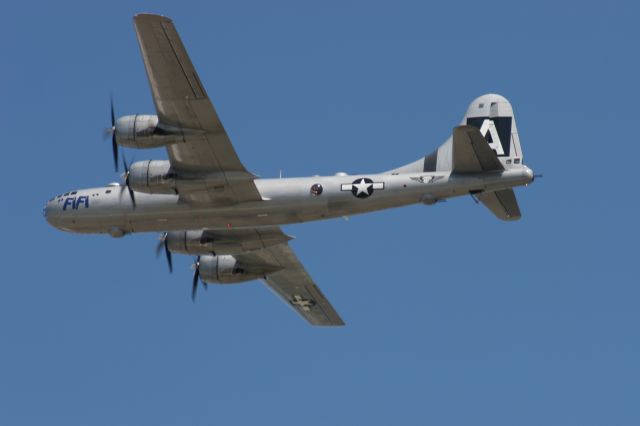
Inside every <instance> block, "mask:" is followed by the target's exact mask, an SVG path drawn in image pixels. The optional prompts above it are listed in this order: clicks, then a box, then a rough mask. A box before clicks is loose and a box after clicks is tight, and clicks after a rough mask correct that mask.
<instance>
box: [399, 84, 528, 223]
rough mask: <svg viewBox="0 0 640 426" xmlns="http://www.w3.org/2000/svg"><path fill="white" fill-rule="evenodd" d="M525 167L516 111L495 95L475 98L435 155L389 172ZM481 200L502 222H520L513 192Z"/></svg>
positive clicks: (487, 194)
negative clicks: (516, 220)
mask: <svg viewBox="0 0 640 426" xmlns="http://www.w3.org/2000/svg"><path fill="white" fill-rule="evenodd" d="M519 167H524V165H523V156H522V148H521V146H520V137H519V136H518V130H517V127H516V120H515V117H514V114H513V108H512V107H511V104H510V103H509V101H508V100H507V99H506V98H504V97H502V96H500V95H496V94H487V95H483V96H480V97H478V98H476V99H474V100H473V101H472V102H471V104H470V105H469V107H468V108H467V112H466V114H465V115H464V117H463V119H462V122H461V123H460V126H458V127H456V128H454V129H453V132H452V135H451V136H450V137H449V138H448V139H447V140H446V142H445V143H443V144H442V145H441V146H440V147H439V148H438V149H437V150H436V151H434V152H433V153H431V154H429V155H427V156H425V157H423V158H420V159H419V160H417V161H414V162H413V163H410V164H407V165H405V166H402V167H399V168H397V169H394V170H390V171H389V172H388V173H428V172H440V171H441V172H451V173H460V174H464V173H482V172H491V171H500V170H508V169H512V168H519ZM478 199H479V200H480V201H481V202H482V203H483V204H484V205H485V206H487V208H489V210H491V211H492V212H493V213H494V214H495V215H496V216H497V217H498V218H500V219H502V220H515V219H519V218H520V216H521V214H520V209H519V208H518V203H517V201H516V198H515V194H514V193H513V190H511V189H506V190H501V191H495V192H483V193H481V194H478Z"/></svg>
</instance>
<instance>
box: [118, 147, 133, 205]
mask: <svg viewBox="0 0 640 426" xmlns="http://www.w3.org/2000/svg"><path fill="white" fill-rule="evenodd" d="M122 165H123V167H124V175H123V178H124V184H125V186H126V187H127V190H128V191H129V197H131V203H132V204H133V208H134V209H135V208H136V197H135V195H133V189H131V185H129V176H130V175H131V172H130V170H129V165H128V164H127V160H126V158H125V157H124V152H123V153H122ZM121 188H122V189H121V190H120V195H122V191H123V190H124V187H121Z"/></svg>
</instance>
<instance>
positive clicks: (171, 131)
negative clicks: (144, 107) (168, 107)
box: [115, 114, 185, 148]
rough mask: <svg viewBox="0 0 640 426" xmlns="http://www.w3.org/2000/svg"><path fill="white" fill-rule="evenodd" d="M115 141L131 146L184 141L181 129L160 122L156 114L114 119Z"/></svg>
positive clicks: (157, 145)
mask: <svg viewBox="0 0 640 426" xmlns="http://www.w3.org/2000/svg"><path fill="white" fill-rule="evenodd" d="M115 132H116V142H117V143H118V145H122V146H127V147H131V148H156V147H159V146H165V145H170V144H173V143H181V142H184V141H185V140H184V134H185V132H184V131H183V129H179V128H173V127H170V126H166V125H163V124H160V122H159V120H158V116H157V115H143V114H136V115H127V116H125V117H120V118H118V120H117V121H116V128H115Z"/></svg>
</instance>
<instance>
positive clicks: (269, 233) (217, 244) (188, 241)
mask: <svg viewBox="0 0 640 426" xmlns="http://www.w3.org/2000/svg"><path fill="white" fill-rule="evenodd" d="M166 238H167V246H168V247H169V250H171V251H172V252H175V253H182V254H190V255H195V256H197V255H202V254H212V253H214V254H217V255H223V254H239V253H246V252H250V251H255V250H261V249H264V248H267V247H271V246H274V245H277V244H282V243H286V242H287V241H289V240H291V239H292V237H290V236H288V235H286V234H284V233H283V232H282V231H281V230H280V229H279V228H261V229H232V230H228V229H225V230H220V231H217V230H206V231H173V232H168V233H167V236H166Z"/></svg>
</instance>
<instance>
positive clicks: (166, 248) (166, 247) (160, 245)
mask: <svg viewBox="0 0 640 426" xmlns="http://www.w3.org/2000/svg"><path fill="white" fill-rule="evenodd" d="M163 247H164V254H165V256H166V257H167V264H168V265H169V273H173V261H172V260H171V250H169V242H168V241H167V233H166V232H163V233H162V234H161V235H160V241H159V242H158V246H157V247H156V257H159V256H160V252H161V251H162V248H163Z"/></svg>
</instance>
